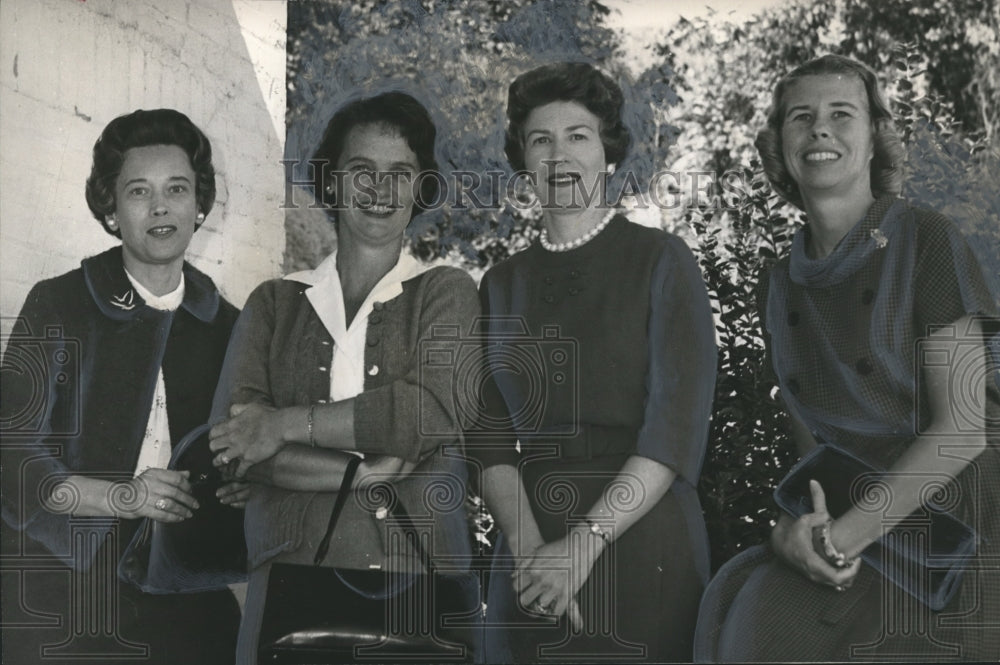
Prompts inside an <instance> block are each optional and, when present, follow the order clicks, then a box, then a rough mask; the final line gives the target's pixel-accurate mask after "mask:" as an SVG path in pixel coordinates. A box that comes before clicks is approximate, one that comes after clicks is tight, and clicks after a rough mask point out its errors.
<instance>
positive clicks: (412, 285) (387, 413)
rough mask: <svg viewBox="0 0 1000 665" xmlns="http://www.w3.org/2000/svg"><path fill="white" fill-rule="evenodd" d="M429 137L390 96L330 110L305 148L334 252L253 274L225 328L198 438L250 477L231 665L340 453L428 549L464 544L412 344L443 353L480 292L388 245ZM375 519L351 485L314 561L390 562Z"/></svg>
mask: <svg viewBox="0 0 1000 665" xmlns="http://www.w3.org/2000/svg"><path fill="white" fill-rule="evenodd" d="M435 134H436V131H435V128H434V125H433V123H432V121H431V119H430V116H429V114H428V113H427V111H426V109H425V108H424V107H423V106H422V105H421V104H420V103H419V102H417V101H416V100H415V99H414V98H413V97H411V96H409V95H406V94H404V93H399V92H390V93H386V94H382V95H378V96H376V97H371V98H367V99H361V100H358V101H355V102H352V103H350V104H348V105H347V106H345V107H344V108H342V109H341V110H340V111H338V112H337V113H336V114H335V115H334V116H333V118H332V119H331V120H330V122H329V124H328V126H327V129H326V133H325V135H324V138H323V140H322V142H321V143H320V145H319V147H318V149H317V151H316V154H315V156H314V160H319V161H320V162H321V163H322V164H323V167H322V168H323V175H324V184H325V186H324V188H323V190H322V197H321V198H322V200H323V202H324V203H326V204H328V205H329V206H330V207H331V212H332V217H333V220H334V223H335V224H336V225H337V230H338V237H337V241H338V247H337V251H336V252H335V253H334V254H332V255H331V256H329V257H327V258H326V259H325V260H324V261H323V262H322V263H321V264H320V265H319V266H318V267H317V268H316V269H315V270H310V271H306V272H300V273H295V274H292V275H288V276H286V277H285V278H284V279H277V280H272V281H269V282H265V283H264V284H262V285H260V286H259V287H258V288H257V289H256V290H255V291H254V292H253V293H252V294H251V295H250V298H249V299H248V301H247V304H246V307H245V309H244V311H243V314H242V315H241V318H240V321H239V323H238V324H237V327H236V331H235V332H234V334H233V342H232V345H231V347H230V351H229V355H228V358H227V367H229V368H230V369H229V370H227V374H228V373H230V372H231V374H232V377H231V379H232V385H231V387H230V388H229V389H228V393H227V396H228V403H229V404H231V405H232V406H231V407H230V409H229V413H230V416H231V417H230V419H228V420H227V421H225V422H222V423H220V424H218V425H217V426H216V427H215V428H214V429H213V430H212V444H211V445H212V449H213V450H215V451H216V452H217V457H216V463H217V464H219V465H230V466H233V467H236V472H237V475H239V476H243V475H244V474H245V475H246V477H247V478H249V479H250V480H251V481H253V482H252V484H251V496H250V500H249V503H248V505H247V519H246V533H247V549H248V555H249V559H250V561H249V564H250V581H249V587H248V592H247V604H246V611H245V614H244V619H243V624H242V625H241V628H240V638H239V648H238V660H239V662H240V663H249V662H254V660H255V658H256V649H257V643H258V633H259V631H260V621H261V612H262V610H263V604H264V595H265V591H266V584H267V575H268V571H269V569H270V566H271V564H272V563H274V562H277V561H281V562H290V563H308V564H311V563H312V559H313V555H314V553H315V552H316V549H317V543H318V542H319V540H320V538H321V536H322V535H323V533H324V532H325V528H326V524H327V520H328V519H329V516H330V511H331V506H332V505H333V502H334V500H335V498H336V493H337V491H338V490H339V489H340V486H341V481H342V479H343V476H344V470H345V468H346V466H347V462H348V460H350V459H351V458H352V457H354V456H355V455H362V456H364V461H363V462H362V464H361V466H360V467H359V470H358V476H357V480H356V482H355V486H357V484H358V483H361V484H365V483H370V482H372V481H374V480H377V479H378V478H379V477H381V478H382V479H384V480H391V481H392V483H391V484H392V493H394V494H395V495H396V496H397V497H398V499H399V501H400V502H401V503H402V504H403V506H404V507H405V508H406V510H407V512H409V513H410V515H412V516H414V517H416V516H421V517H424V518H431V519H432V520H433V524H434V527H433V529H432V535H431V539H432V541H431V543H432V547H431V548H430V552H431V556H432V557H435V556H437V555H441V554H444V555H449V556H451V557H455V556H458V557H461V556H462V555H468V554H469V549H470V548H469V539H468V529H467V525H466V518H465V510H464V506H463V499H464V478H465V471H464V464H463V463H462V462H461V461H460V460H459V459H458V458H457V457H456V456H455V452H456V451H455V450H454V448H455V446H456V444H460V443H461V440H462V439H461V424H460V423H459V418H458V412H459V409H458V408H457V407H456V405H455V404H454V400H453V397H452V395H453V391H452V388H453V380H454V373H453V367H452V366H451V365H447V364H446V365H445V366H439V365H436V364H434V363H432V362H430V360H431V355H432V354H429V353H427V352H426V351H427V349H426V347H425V346H424V345H425V343H430V342H434V343H435V344H437V345H438V346H436V347H435V348H436V349H437V350H441V351H444V352H445V353H447V352H450V351H454V350H455V349H449V348H442V347H441V346H440V344H441V342H440V340H439V339H438V338H437V337H436V335H438V334H439V333H440V332H441V331H442V330H444V329H451V330H456V331H458V332H459V333H461V334H464V333H466V332H467V331H469V330H470V326H471V325H472V322H473V321H474V319H475V318H476V316H477V315H478V314H479V299H478V296H477V293H476V287H475V284H474V282H473V281H472V279H471V277H469V276H468V275H467V274H466V273H464V272H462V271H461V270H458V269H455V268H448V267H437V268H430V269H428V267H427V266H424V265H421V264H420V263H418V262H417V261H416V260H415V259H414V258H412V257H411V256H410V255H409V254H406V253H404V252H403V251H402V247H403V236H404V232H405V230H406V228H407V226H408V225H409V223H410V220H411V219H412V218H413V216H414V215H415V214H416V213H417V212H419V210H420V208H421V206H422V205H423V204H427V203H429V202H432V201H434V200H435V198H436V195H437V189H436V188H437V182H438V181H437V179H436V178H434V177H420V174H421V173H422V172H427V171H431V170H433V169H435V168H436V166H437V164H436V160H435V158H434V141H435ZM461 334H460V335H458V336H457V337H456V336H453V337H451V338H450V339H451V341H450V342H449V341H445V342H443V344H444V347H453V346H455V345H457V344H460V342H459V338H460V337H461V336H462V335H461ZM220 390H223V387H222V386H220ZM449 449H451V450H450V453H451V454H449ZM411 471H412V473H410V472H411ZM385 515H386V504H379V502H378V497H374V498H373V497H372V495H371V494H370V493H362V494H355V495H352V497H351V498H350V499H348V501H347V504H346V505H345V507H344V510H343V513H342V514H341V517H340V520H339V522H338V523H337V528H336V531H335V532H334V535H333V541H332V544H331V546H330V549H329V554H328V555H327V556H326V558H325V559H324V560H323V565H325V566H337V567H340V568H355V569H361V570H364V569H369V568H382V569H392V568H394V567H395V565H396V564H395V563H394V561H396V559H395V556H396V555H399V556H403V557H406V556H407V554H406V553H405V552H393V551H390V550H389V547H388V544H389V540H390V539H389V538H387V534H386V527H387V522H386V520H385V519H384V518H385Z"/></svg>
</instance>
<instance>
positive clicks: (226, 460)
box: [219, 455, 229, 464]
mask: <svg viewBox="0 0 1000 665" xmlns="http://www.w3.org/2000/svg"><path fill="white" fill-rule="evenodd" d="M219 459H221V460H222V463H223V464H229V455H222V456H220V457H219Z"/></svg>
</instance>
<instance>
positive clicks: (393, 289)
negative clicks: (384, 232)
mask: <svg viewBox="0 0 1000 665" xmlns="http://www.w3.org/2000/svg"><path fill="white" fill-rule="evenodd" d="M429 268H430V266H427V265H424V264H422V263H420V262H419V261H417V260H416V259H415V258H413V257H412V256H411V255H410V254H407V253H406V252H400V255H399V260H397V261H396V265H395V266H393V267H392V269H390V270H389V272H387V273H386V274H385V275H384V276H383V277H382V279H380V280H379V281H378V283H377V284H375V287H374V288H373V289H372V290H371V292H370V293H369V294H368V297H367V298H365V300H364V302H363V303H362V304H361V308H360V309H359V310H358V313H357V314H356V315H355V317H354V319H353V320H352V321H351V326H350V327H351V329H353V328H354V327H355V326H358V325H367V320H368V315H369V314H370V313H371V311H372V308H373V305H374V304H375V303H376V302H386V301H388V300H392V299H393V298H395V297H396V296H398V295H399V294H400V293H402V292H403V282H405V281H407V280H409V279H413V278H414V277H416V276H417V275H419V274H421V273H423V272H425V271H427V270H428V269H429ZM285 279H287V280H291V281H295V282H300V283H302V284H308V285H309V288H308V289H306V297H307V298H309V302H310V303H311V304H312V306H313V309H314V310H315V311H316V314H317V316H319V319H320V321H321V322H322V323H323V325H324V326H325V327H326V329H327V331H328V332H329V333H330V335H331V336H332V337H333V339H334V341H335V342H336V343H338V344H343V343H344V339H343V338H344V335H346V333H347V331H348V327H347V325H346V314H345V312H344V292H343V287H342V286H341V283H340V274H339V273H338V272H337V252H336V251H334V252H333V253H332V254H330V256H328V257H326V258H325V259H323V262H322V263H320V264H319V265H318V266H316V268H315V269H313V270H303V271H301V272H295V273H291V274H289V275H285Z"/></svg>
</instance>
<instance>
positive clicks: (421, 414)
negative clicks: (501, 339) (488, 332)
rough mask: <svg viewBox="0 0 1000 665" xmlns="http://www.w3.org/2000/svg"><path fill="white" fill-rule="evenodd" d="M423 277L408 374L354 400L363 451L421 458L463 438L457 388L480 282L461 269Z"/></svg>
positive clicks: (358, 441)
mask: <svg viewBox="0 0 1000 665" xmlns="http://www.w3.org/2000/svg"><path fill="white" fill-rule="evenodd" d="M423 279H425V280H427V281H426V284H425V286H424V289H423V301H422V302H421V304H420V306H421V310H420V322H419V331H418V334H417V340H416V348H414V349H411V351H410V366H409V367H408V368H407V371H406V373H405V374H404V375H403V376H402V377H400V378H398V379H396V380H395V381H392V382H391V383H388V384H386V385H384V386H379V387H377V388H373V389H371V390H365V391H364V392H362V393H361V394H359V395H358V396H357V397H355V398H354V438H355V443H356V445H357V449H358V450H360V451H362V452H365V453H373V454H380V455H392V456H394V457H400V458H403V459H406V460H408V461H411V462H418V461H420V460H422V459H424V458H425V457H427V456H428V455H430V454H431V453H433V452H434V451H435V450H436V449H437V448H438V446H440V445H441V444H442V443H445V442H455V441H461V440H462V430H463V425H462V422H461V418H462V417H463V416H464V414H462V413H461V411H462V409H461V408H460V407H459V404H458V401H457V399H456V391H455V390H453V387H455V386H456V385H457V384H456V381H461V380H463V377H461V376H457V375H456V370H457V369H459V368H461V367H462V366H463V358H464V357H465V354H466V353H467V352H468V350H469V346H468V343H467V340H468V339H469V334H470V331H471V329H472V325H473V322H474V321H475V320H476V318H477V317H478V316H479V300H478V298H477V297H476V285H475V282H473V281H472V278H471V277H470V276H469V275H468V274H467V273H465V272H463V271H461V270H458V269H438V270H433V271H428V272H427V273H425V275H424V277H423ZM452 331H453V332H454V333H455V336H450V333H451V332H452ZM446 358H447V359H449V360H444V359H446ZM443 360H444V361H443ZM460 391H461V390H460V389H459V391H458V392H460Z"/></svg>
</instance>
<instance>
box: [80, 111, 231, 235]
mask: <svg viewBox="0 0 1000 665" xmlns="http://www.w3.org/2000/svg"><path fill="white" fill-rule="evenodd" d="M150 145H175V146H177V147H179V148H181V149H182V150H183V151H184V152H185V153H187V156H188V159H189V160H190V162H191V168H192V169H193V170H194V174H195V201H196V202H197V204H198V212H200V213H202V214H203V215H208V213H209V212H211V211H212V206H213V205H214V204H215V168H214V167H213V166H212V144H211V142H209V140H208V137H207V136H205V134H204V132H202V131H201V130H200V129H198V127H197V126H196V125H195V124H194V123H193V122H191V120H190V118H188V117H187V116H186V115H184V114H183V113H181V112H180V111H175V110H174V109H154V110H152V111H143V110H141V109H140V110H138V111H133V112H132V113H129V114H127V115H123V116H119V117H117V118H115V119H114V120H112V121H111V122H109V123H108V126H107V127H105V128H104V131H103V132H101V136H100V138H98V139H97V143H95V144H94V163H93V166H92V167H91V170H90V177H89V178H87V188H86V192H87V206H88V207H89V208H90V212H92V213H93V215H94V217H95V218H96V219H97V221H99V222H100V223H101V226H103V227H104V230H105V231H107V232H108V233H110V234H111V235H113V236H115V237H116V238H121V237H122V234H121V230H114V231H112V230H111V229H110V228H108V222H107V218H108V216H109V215H112V214H114V212H115V209H116V208H117V202H116V201H115V182H116V181H117V179H118V175H119V174H120V173H121V170H122V165H123V164H124V163H125V153H126V152H127V151H128V150H129V149H130V148H141V147H144V146H150Z"/></svg>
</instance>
